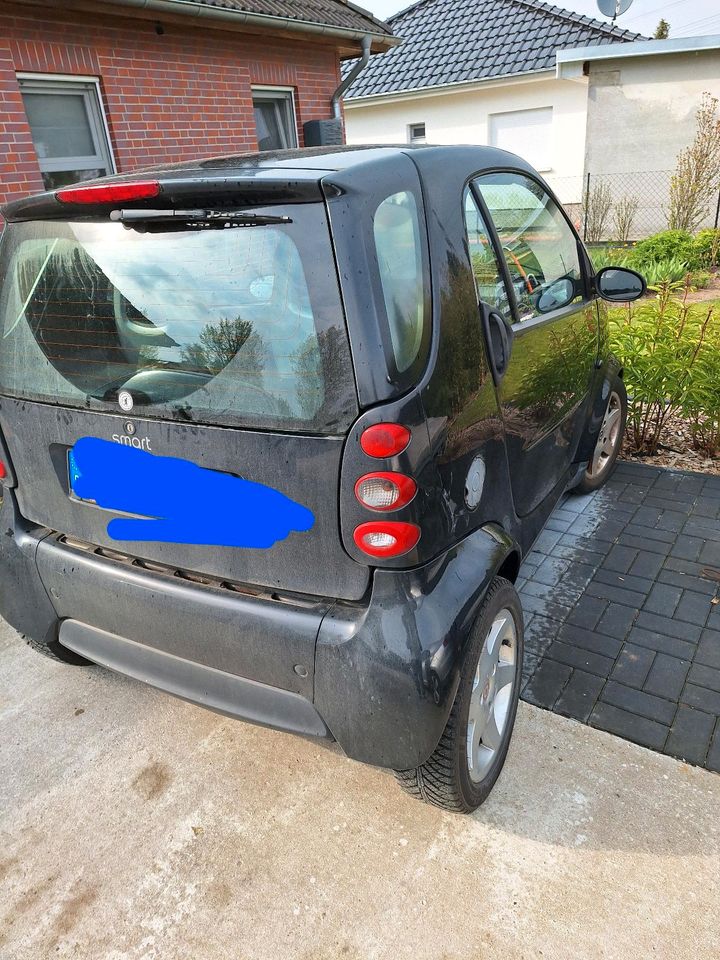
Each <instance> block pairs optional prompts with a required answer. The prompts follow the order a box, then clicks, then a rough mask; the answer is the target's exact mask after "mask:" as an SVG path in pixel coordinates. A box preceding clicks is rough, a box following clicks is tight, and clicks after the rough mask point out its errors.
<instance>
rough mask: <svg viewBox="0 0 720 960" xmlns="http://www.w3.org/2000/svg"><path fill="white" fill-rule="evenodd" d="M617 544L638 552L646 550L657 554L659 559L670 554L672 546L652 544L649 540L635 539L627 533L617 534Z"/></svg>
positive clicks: (658, 543) (657, 542)
mask: <svg viewBox="0 0 720 960" xmlns="http://www.w3.org/2000/svg"><path fill="white" fill-rule="evenodd" d="M617 542H618V543H621V544H624V545H625V546H626V547H637V548H638V550H648V551H650V552H651V553H657V554H659V555H660V556H661V557H666V556H667V555H668V554H669V553H670V548H671V546H672V544H670V543H660V542H659V541H656V542H653V541H651V540H646V539H645V537H637V536H633V535H631V534H629V533H621V534H619V535H618V537H617Z"/></svg>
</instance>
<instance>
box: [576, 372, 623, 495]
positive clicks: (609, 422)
mask: <svg viewBox="0 0 720 960" xmlns="http://www.w3.org/2000/svg"><path fill="white" fill-rule="evenodd" d="M627 406H628V403H627V392H626V390H625V384H624V383H623V382H622V380H621V379H620V377H615V379H614V380H613V382H612V386H611V387H610V396H609V397H608V403H607V407H606V408H605V415H604V417H603V421H602V423H601V425H600V430H599V431H598V438H597V442H596V444H595V449H594V450H593V455H592V459H591V460H590V463H589V464H588V468H587V470H586V471H585V473H584V474H583V475H582V479H581V480H580V483H578V484H577V486H575V487H574V488H573V491H574V492H575V493H592V492H593V490H599V489H600V487H602V485H603V484H604V483H605V482H606V481H607V480H608V479H609V477H610V474H611V473H612V471H613V467H614V466H615V461H616V460H617V458H618V455H619V453H620V449H621V448H622V442H623V437H624V436H625V422H626V420H627Z"/></svg>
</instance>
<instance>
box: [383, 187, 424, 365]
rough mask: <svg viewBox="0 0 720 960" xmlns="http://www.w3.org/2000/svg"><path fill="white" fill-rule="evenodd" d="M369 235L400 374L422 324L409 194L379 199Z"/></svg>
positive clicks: (416, 232)
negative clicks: (373, 244)
mask: <svg viewBox="0 0 720 960" xmlns="http://www.w3.org/2000/svg"><path fill="white" fill-rule="evenodd" d="M373 232H374V235H375V248H376V250H377V259H378V269H379V271H380V282H381V284H382V291H383V299H384V301H385V310H386V312H387V318H388V323H389V325H390V339H391V341H392V348H393V353H394V356H395V365H396V367H397V368H398V371H399V372H400V373H402V372H403V371H404V370H408V369H409V368H410V367H411V366H412V364H413V361H414V360H415V359H416V357H417V355H418V353H419V351H420V346H421V344H422V338H423V326H424V322H425V318H424V312H425V306H424V304H425V296H424V283H423V266H422V253H421V248H420V225H419V222H418V212H417V206H416V204H415V198H414V197H413V195H412V194H411V193H408V192H407V191H403V192H402V193H394V194H393V195H392V196H391V197H387V198H386V199H385V200H383V202H382V203H381V204H380V206H379V207H378V208H377V210H376V211H375V216H374V218H373Z"/></svg>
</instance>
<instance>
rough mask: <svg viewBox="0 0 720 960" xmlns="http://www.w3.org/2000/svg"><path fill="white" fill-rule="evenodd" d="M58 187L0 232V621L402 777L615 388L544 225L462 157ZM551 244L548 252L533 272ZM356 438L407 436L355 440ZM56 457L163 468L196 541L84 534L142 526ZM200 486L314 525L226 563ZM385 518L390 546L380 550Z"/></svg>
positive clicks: (147, 507) (394, 158)
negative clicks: (98, 456)
mask: <svg viewBox="0 0 720 960" xmlns="http://www.w3.org/2000/svg"><path fill="white" fill-rule="evenodd" d="M148 184H149V186H148ZM79 187H80V193H79V194H76V193H73V191H72V190H71V191H70V192H68V193H65V194H64V195H62V191H60V192H59V194H60V196H59V197H58V196H56V195H54V194H44V195H42V196H38V197H34V198H31V199H28V200H23V201H18V202H16V203H13V204H10V205H8V206H7V207H6V208H5V210H4V215H5V217H6V219H7V221H8V223H7V226H6V229H5V231H4V236H3V238H2V243H1V245H0V283H1V284H2V287H1V298H0V331H1V332H0V336H1V337H2V340H1V341H0V343H1V344H2V346H1V348H0V461H2V464H3V465H4V473H5V476H4V478H3V480H2V492H3V501H2V509H1V513H0V520H1V521H2V523H1V526H2V531H3V534H4V535H3V537H2V538H0V562H1V563H2V576H1V577H0V613H2V615H3V616H4V617H5V618H6V619H7V620H8V621H9V622H10V623H11V624H12V625H13V626H14V627H16V628H17V629H18V630H19V631H20V632H21V633H23V634H24V635H26V636H27V637H28V638H29V639H30V640H31V641H32V642H33V644H34V645H35V646H39V647H41V648H44V649H45V650H46V651H49V652H51V653H54V654H55V655H57V656H59V657H60V658H61V659H65V660H70V661H72V660H73V659H75V660H77V661H78V662H81V661H82V659H83V658H87V659H88V660H91V661H94V662H97V663H100V664H103V665H105V666H108V667H110V668H112V669H114V670H118V671H120V672H122V673H125V674H128V675H130V676H133V677H137V678H140V679H142V680H145V681H147V682H149V683H151V684H153V685H155V686H157V687H160V688H162V689H164V690H167V691H169V692H171V693H173V694H176V695H178V696H181V697H184V698H186V699H188V700H191V701H194V702H197V703H200V704H202V705H204V706H207V707H210V708H212V709H214V710H218V711H220V712H223V713H225V714H228V715H230V716H234V717H238V718H241V719H245V720H249V721H252V722H255V723H261V724H267V725H270V726H273V727H278V728H281V729H284V730H289V731H293V732H295V733H299V734H303V735H309V736H316V737H324V738H334V739H335V740H337V742H338V743H339V744H340V746H341V747H342V749H343V750H344V751H345V753H346V754H347V755H348V756H349V757H353V758H356V759H358V760H362V761H366V762H369V763H373V764H378V765H382V766H386V767H391V768H393V769H395V770H409V769H413V768H418V767H419V766H421V765H422V764H424V763H425V762H426V761H428V758H430V757H431V755H432V754H433V751H435V750H436V747H437V746H438V743H439V741H440V738H441V736H442V735H443V731H444V730H445V728H446V725H447V723H448V717H449V716H450V713H451V709H452V707H453V703H454V700H455V697H456V691H457V689H458V684H459V683H460V678H461V676H462V673H463V669H464V662H465V658H466V656H467V651H468V637H469V635H470V631H471V628H472V625H473V623H474V622H475V620H476V617H477V615H478V611H479V609H480V608H481V605H482V603H483V600H484V598H485V596H486V593H487V590H488V588H489V586H490V584H491V583H493V581H494V580H495V579H496V578H497V577H498V576H500V577H502V578H505V579H506V580H509V581H511V582H512V581H514V579H515V577H516V576H517V572H518V569H519V566H520V562H521V558H522V557H523V555H524V554H525V552H526V551H527V550H528V549H529V548H530V546H531V544H532V543H533V541H534V539H535V538H536V536H537V535H538V533H539V531H540V530H541V529H542V527H543V524H544V523H545V521H546V519H547V517H548V515H549V513H550V512H551V510H552V509H553V507H554V505H555V504H556V503H557V501H558V499H559V497H560V496H561V495H562V494H563V493H564V491H566V490H567V489H568V488H569V487H570V486H572V485H573V483H576V482H577V481H578V480H579V479H581V478H582V477H583V476H584V475H585V473H586V472H587V470H588V463H589V462H590V461H591V460H592V457H593V451H594V450H595V449H596V446H597V443H598V432H599V430H600V429H601V424H602V422H603V417H604V414H605V411H606V409H607V406H608V396H609V392H610V390H611V387H612V384H613V383H617V382H618V375H619V374H620V371H619V369H618V364H617V362H616V361H615V359H614V358H613V357H612V356H611V355H610V353H609V352H608V349H607V343H606V318H605V313H604V308H603V307H602V305H601V301H600V300H599V295H598V289H597V281H596V278H595V276H594V274H593V270H592V268H591V264H590V262H589V260H588V257H587V254H586V252H585V250H584V248H583V245H582V243H581V242H580V240H579V238H578V237H577V235H576V233H575V231H574V228H573V227H572V224H571V223H570V222H569V221H568V220H567V218H566V217H565V215H564V214H563V213H562V211H561V209H560V207H559V205H556V204H555V201H554V200H553V199H552V194H551V192H550V191H549V188H548V187H547V186H546V185H545V184H544V183H543V181H542V180H541V179H540V178H539V177H538V175H537V174H536V173H535V172H534V171H533V170H532V168H530V167H529V166H528V165H527V164H525V163H524V162H523V161H521V160H519V159H518V158H517V157H514V156H511V155H509V154H506V153H504V152H502V151H498V150H494V149H489V148H479V147H425V148H418V149H410V148H368V149H360V148H356V149H352V148H345V149H338V150H333V151H328V150H305V151H294V152H285V153H282V154H276V155H251V156H244V157H236V158H223V159H220V160H210V161H204V162H199V163H197V164H186V165H178V166H174V167H167V168H163V169H158V170H154V171H152V172H145V173H143V174H135V175H132V176H127V177H116V178H110V179H106V180H102V181H98V182H97V184H94V185H86V184H82V185H79ZM112 187H117V188H118V189H117V191H116V192H115V193H112V194H111V193H108V192H107V191H108V188H112ZM98 189H99V190H100V191H101V192H100V193H99V194H98V193H97V192H95V193H93V191H94V190H95V191H97V190H98ZM103 190H104V191H105V192H104V193H103V192H102V191H103ZM518 197H520V200H518ZM533 198H535V199H533ZM536 201H537V203H536ZM555 230H557V231H559V232H558V234H557V236H555V235H554V234H553V231H555ZM543 244H544V245H545V246H543ZM553 244H554V245H555V248H557V249H559V248H560V247H562V245H563V244H565V245H566V246H567V250H569V251H571V252H569V253H568V252H567V251H565V252H562V255H559V254H558V255H557V256H556V254H552V255H550V254H548V256H549V258H550V259H548V260H545V269H543V264H542V263H539V262H538V256H537V251H538V250H540V249H542V250H545V249H547V250H550V249H551V247H552V245H553ZM558 244H559V245H560V246H558ZM572 251H574V253H572ZM553 257H555V258H556V259H557V263H558V266H557V270H555V267H552V269H551V270H550V271H548V269H547V263H551V262H552V263H554V262H555V261H554V260H553ZM558 257H559V259H558ZM493 258H494V261H493ZM543 258H545V254H542V255H541V259H543ZM573 258H574V260H573ZM568 259H570V260H573V263H572V264H569V263H568V262H567V261H568ZM488 264H489V266H488ZM548 272H550V274H553V273H556V274H557V275H556V276H554V275H550V276H548ZM628 296H629V294H628ZM626 299H627V297H626ZM478 301H480V307H478ZM268 331H270V332H269V333H268ZM254 338H255V339H254ZM228 340H229V341H230V342H229V345H228ZM223 351H224V353H223ZM320 381H321V384H320V386H319V385H318V384H319V383H320ZM128 395H129V399H128ZM383 424H385V425H386V424H390V425H400V426H401V427H403V428H405V429H406V431H407V434H405V433H403V432H402V431H399V439H398V437H395V439H393V437H394V434H393V431H392V430H390V432H389V433H388V431H387V429H386V428H381V429H380V432H379V433H378V431H375V432H374V433H373V432H372V431H371V432H370V434H368V433H367V431H368V428H370V427H373V426H374V425H383ZM383 431H385V432H383ZM396 433H397V431H396ZM363 437H365V438H366V440H367V438H368V437H370V439H371V440H372V439H373V438H375V441H377V442H379V443H380V447H379V448H378V449H379V450H380V456H379V457H378V456H377V455H376V456H370V455H368V453H367V452H366V450H365V449H364V447H365V446H367V445H368V444H367V442H366V440H363V441H362V442H361V440H362V438H363ZM82 438H96V439H97V438H99V439H101V440H104V441H106V442H109V443H112V444H115V445H116V446H117V450H118V451H119V450H123V451H127V450H135V451H139V452H140V453H141V454H142V456H143V457H155V458H157V461H158V462H159V461H160V460H161V459H163V463H162V464H161V466H162V468H163V470H165V471H166V472H165V473H161V474H159V475H158V476H159V480H158V483H159V485H160V487H161V488H162V489H163V490H164V491H165V492H166V494H167V495H168V496H170V494H171V492H172V496H173V498H174V499H173V503H174V504H175V506H174V507H173V510H174V511H175V512H176V514H177V515H179V516H182V515H183V514H187V516H188V517H192V518H193V521H192V524H190V522H189V520H188V529H189V526H193V524H194V526H193V529H197V528H198V527H199V528H201V529H202V528H203V525H204V524H205V525H206V526H212V527H213V528H214V529H215V530H216V533H214V534H212V535H209V536H208V542H204V543H203V542H198V538H197V537H196V539H195V541H193V540H192V537H191V536H190V535H189V534H185V533H183V532H182V530H180V533H179V534H176V535H175V540H173V539H172V537H170V538H164V537H158V539H157V540H153V539H152V537H153V534H152V533H149V534H144V533H141V534H139V535H136V534H128V535H126V536H125V537H113V536H111V535H110V534H109V533H108V528H109V524H108V521H113V522H114V521H121V522H124V523H128V522H129V523H130V524H131V526H125V527H122V529H124V530H126V531H129V530H138V529H140V528H139V526H138V525H139V524H148V523H149V522H153V521H148V520H147V517H157V516H160V515H161V511H160V512H159V508H158V506H157V503H156V502H155V501H152V498H151V501H152V502H149V501H147V498H145V499H143V497H144V494H145V493H147V491H146V490H145V491H143V490H138V489H137V488H138V487H139V486H140V483H139V481H138V480H137V474H136V473H135V472H134V471H135V470H136V467H135V461H130V460H127V461H125V460H122V459H118V458H119V457H120V454H119V453H117V451H115V450H111V451H110V452H111V454H113V455H114V459H113V458H112V457H111V462H112V464H113V465H114V466H113V467H112V469H113V470H115V471H117V473H118V474H119V475H120V476H121V478H122V482H120V483H119V487H118V489H120V488H124V489H125V490H126V491H127V492H128V496H127V498H124V497H123V496H121V495H120V494H118V496H120V499H118V500H116V501H112V502H111V503H110V506H109V507H108V506H107V505H105V506H104V505H103V503H102V502H100V501H97V502H89V500H91V499H92V498H82V497H78V496H76V495H75V492H74V490H75V488H74V486H73V478H72V477H73V475H72V469H73V468H72V463H73V460H72V455H73V450H75V449H76V445H77V444H78V442H79V441H80V440H81V439H82ZM383 444H385V445H386V446H385V448H384V447H383ZM370 446H372V443H371V444H370ZM103 449H106V448H105V447H103ZM373 449H375V448H373ZM383 449H387V450H388V451H389V452H388V453H387V455H386V456H383V455H382V451H383ZM375 452H376V454H377V452H378V450H377V449H375ZM164 458H175V459H176V460H178V461H182V462H183V463H187V464H189V465H190V466H188V467H187V469H185V468H183V469H185V472H184V473H182V474H175V473H172V472H167V470H169V469H170V467H168V463H169V461H165V460H164ZM109 462H110V461H109ZM126 462H127V468H125V466H124V464H125V463H126ZM139 462H140V461H138V463H139ZM147 462H148V463H149V462H150V461H147ZM155 462H156V461H153V464H154V463H155ZM143 463H145V461H143ZM69 464H70V466H69ZM193 466H194V467H199V468H203V469H204V472H203V471H202V470H201V471H200V472H198V473H192V472H188V471H191V467H193ZM166 468H167V469H166ZM125 469H127V471H128V472H127V476H126V477H122V474H123V471H124V470H125ZM173 469H174V467H173ZM178 469H180V468H178ZM209 473H213V474H222V475H224V476H225V477H230V478H234V479H235V480H236V481H238V478H242V479H244V480H247V481H252V483H254V484H262V485H264V487H268V488H271V489H272V490H274V491H279V493H280V494H282V495H283V496H284V497H286V498H288V500H290V501H292V502H293V503H295V504H301V505H302V506H304V507H305V508H306V509H307V510H309V511H310V512H311V513H312V517H313V522H312V526H311V527H310V528H309V529H297V528H295V529H294V532H290V533H289V534H288V535H287V536H285V537H284V538H282V537H281V538H280V539H278V540H277V542H275V543H274V545H272V546H267V545H261V546H256V545H252V544H250V545H248V544H239V543H237V542H234V541H233V542H231V540H230V541H228V542H223V537H224V534H223V532H222V528H223V522H224V519H226V520H227V521H228V523H230V522H231V521H232V522H233V523H236V522H237V523H238V524H239V527H240V528H241V529H242V528H244V525H245V523H246V520H247V514H246V515H243V512H242V511H243V508H242V502H238V503H234V501H233V500H232V496H230V499H228V500H226V501H222V499H221V500H220V501H218V502H217V503H213V504H210V503H209V502H208V500H209V499H212V498H213V495H212V494H210V495H208V494H207V493H206V492H205V487H204V486H203V484H204V483H205V481H206V480H207V475H208V474H209ZM201 474H202V476H201ZM377 474H380V476H379V477H378V476H376V475H377ZM385 474H390V475H391V476H390V478H389V479H388V478H387V477H386V476H384V475H385ZM397 475H400V477H401V480H400V481H398V482H399V483H400V485H401V486H402V485H403V483H405V484H406V486H405V488H404V489H403V492H402V495H401V497H400V500H399V501H398V500H397V498H396V500H395V502H396V503H399V505H398V506H397V507H396V508H391V509H390V510H389V511H388V510H378V509H368V507H367V506H366V505H365V504H364V502H362V500H361V499H360V498H359V493H358V490H357V485H358V483H359V481H361V480H362V478H366V477H368V476H370V479H371V480H373V484H375V486H373V484H370V485H369V486H368V487H363V488H362V490H361V491H360V494H362V492H363V491H364V490H365V489H367V490H369V491H370V495H372V496H376V497H379V498H380V499H382V497H383V496H384V495H385V494H384V492H383V491H385V493H386V492H387V490H388V489H391V488H392V486H393V484H394V483H395V480H394V479H393V476H395V477H397ZM176 476H177V477H179V478H180V479H179V480H178V481H177V484H176V483H175V480H174V478H175V477H176ZM402 478H405V479H402ZM407 478H409V481H407ZM406 481H407V482H406ZM228 482H229V481H228ZM238 482H240V481H238ZM213 489H214V488H213ZM233 489H236V488H233ZM237 489H238V490H239V489H240V488H239V487H238V488H237ZM393 495H394V494H393ZM223 496H224V494H223ZM373 502H374V503H375V502H376V501H373ZM377 502H378V503H379V502H380V500H378V501H377ZM136 504H137V506H135V505H136ZM236 507H237V510H236ZM168 509H170V508H168ZM128 515H130V517H129V519H128ZM388 521H390V522H391V524H395V523H399V524H404V525H405V526H402V527H398V528H395V527H391V528H390V529H391V531H392V530H399V531H400V533H401V535H402V536H401V540H402V543H401V547H402V548H403V549H402V550H400V551H398V555H394V556H393V555H385V556H383V555H382V550H383V549H384V546H385V547H386V546H387V544H388V543H389V540H388V536H387V535H386V534H384V533H383V530H385V529H386V528H385V527H384V526H382V525H383V524H386V523H387V522H388ZM373 523H379V524H380V525H381V526H380V527H379V528H378V530H377V531H375V528H374V527H373V528H369V527H368V528H365V526H364V525H365V524H373ZM132 524H134V525H135V526H132ZM180 526H181V527H182V526H183V522H180ZM360 528H361V532H360V533H358V530H359V529H360ZM110 529H113V528H112V522H111V523H110ZM115 529H117V530H119V529H121V527H116V528H115ZM365 530H369V531H370V532H369V534H368V537H369V539H366V540H363V539H362V537H363V536H365V534H364V533H363V532H362V531H365ZM394 536H395V534H394V533H392V534H391V535H390V539H392V538H393V537H394ZM183 537H185V540H184V542H183ZM403 537H407V539H404V540H403V539H402V538H403ZM199 539H200V541H202V536H200V538H199ZM363 544H371V545H374V547H373V549H375V550H376V555H368V553H367V552H366V551H365V550H364V549H363ZM396 547H397V544H396ZM377 551H379V552H380V555H377Z"/></svg>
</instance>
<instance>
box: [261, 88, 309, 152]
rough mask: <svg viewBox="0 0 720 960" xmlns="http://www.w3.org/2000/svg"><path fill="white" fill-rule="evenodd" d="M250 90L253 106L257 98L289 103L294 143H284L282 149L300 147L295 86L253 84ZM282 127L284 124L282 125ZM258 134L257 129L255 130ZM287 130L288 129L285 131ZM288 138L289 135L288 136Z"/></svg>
mask: <svg viewBox="0 0 720 960" xmlns="http://www.w3.org/2000/svg"><path fill="white" fill-rule="evenodd" d="M250 92H251V94H252V102H253V108H254V107H255V100H256V99H257V100H270V101H275V102H276V101H277V100H283V101H284V102H285V103H286V104H289V106H290V109H289V113H288V115H289V118H290V123H291V126H292V143H287V144H284V145H283V148H282V149H285V150H292V149H293V148H294V147H299V146H300V143H299V141H298V125H297V114H296V113H295V88H294V87H271V86H264V85H258V86H255V84H253V85H252V86H251V87H250ZM281 129H282V125H281ZM255 132H256V135H257V130H256V131H255ZM283 132H286V131H283ZM286 139H287V137H286Z"/></svg>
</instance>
